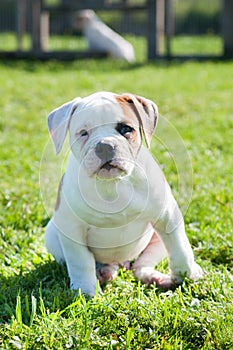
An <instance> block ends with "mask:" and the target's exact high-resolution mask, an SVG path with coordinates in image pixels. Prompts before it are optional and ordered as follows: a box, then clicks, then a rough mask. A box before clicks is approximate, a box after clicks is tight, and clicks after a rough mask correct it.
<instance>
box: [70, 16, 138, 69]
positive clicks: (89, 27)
mask: <svg viewBox="0 0 233 350" xmlns="http://www.w3.org/2000/svg"><path fill="white" fill-rule="evenodd" d="M73 24H74V27H75V28H76V29H79V30H81V31H82V32H83V34H84V36H85V38H86V40H87V42H88V46H89V49H90V50H92V51H98V52H107V53H108V54H110V55H111V56H112V57H114V58H119V59H124V60H126V61H128V62H134V61H135V54H134V49H133V46H132V45H131V44H130V43H129V42H128V41H126V40H125V39H123V38H122V37H121V36H120V35H119V34H118V33H116V32H114V31H113V30H112V29H111V28H109V27H108V26H107V25H106V24H105V23H103V22H102V21H101V20H100V19H99V18H98V17H97V15H96V14H95V12H94V11H92V10H82V11H79V12H78V13H77V15H76V16H75V18H74V22H73Z"/></svg>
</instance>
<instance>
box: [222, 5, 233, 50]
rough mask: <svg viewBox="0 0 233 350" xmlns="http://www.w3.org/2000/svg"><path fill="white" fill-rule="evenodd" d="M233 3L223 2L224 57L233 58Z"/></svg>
mask: <svg viewBox="0 0 233 350" xmlns="http://www.w3.org/2000/svg"><path fill="white" fill-rule="evenodd" d="M232 17H233V1H232V0H223V11H222V35H223V42H224V56H225V57H233V20H232Z"/></svg>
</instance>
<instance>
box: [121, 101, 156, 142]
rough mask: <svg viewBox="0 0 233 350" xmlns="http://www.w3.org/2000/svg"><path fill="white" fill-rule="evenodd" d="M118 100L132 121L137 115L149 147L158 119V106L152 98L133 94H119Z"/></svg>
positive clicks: (141, 131)
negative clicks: (148, 98)
mask: <svg viewBox="0 0 233 350" xmlns="http://www.w3.org/2000/svg"><path fill="white" fill-rule="evenodd" d="M116 100H117V102H118V103H119V104H120V105H121V108H122V110H123V113H124V114H125V115H126V116H129V118H130V120H131V123H132V118H134V119H135V116H136V118H137V121H138V124H139V127H140V133H141V136H142V133H143V134H144V137H145V141H146V144H147V146H148V147H149V146H150V141H151V138H152V135H153V133H154V129H155V126H156V123H157V119H158V110H157V106H156V105H155V104H154V103H153V102H152V101H150V100H147V99H145V98H143V97H141V96H136V95H132V94H123V95H121V96H119V95H118V96H116ZM129 122H130V121H129Z"/></svg>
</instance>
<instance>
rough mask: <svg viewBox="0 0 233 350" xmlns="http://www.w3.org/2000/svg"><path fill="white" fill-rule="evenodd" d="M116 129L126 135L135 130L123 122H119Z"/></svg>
mask: <svg viewBox="0 0 233 350" xmlns="http://www.w3.org/2000/svg"><path fill="white" fill-rule="evenodd" d="M116 130H117V131H118V132H119V133H120V134H121V135H122V136H126V134H129V133H131V132H133V131H134V129H133V128H132V127H131V126H129V125H127V124H123V123H119V124H118V125H117V127H116Z"/></svg>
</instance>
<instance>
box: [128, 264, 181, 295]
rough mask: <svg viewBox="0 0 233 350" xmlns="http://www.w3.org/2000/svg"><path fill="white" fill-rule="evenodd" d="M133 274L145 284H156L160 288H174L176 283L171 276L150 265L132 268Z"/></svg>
mask: <svg viewBox="0 0 233 350" xmlns="http://www.w3.org/2000/svg"><path fill="white" fill-rule="evenodd" d="M134 275H135V277H137V278H138V279H139V280H140V281H142V282H143V283H145V284H156V286H157V287H158V288H161V289H165V290H167V289H174V288H175V287H176V286H177V284H178V283H176V282H175V281H174V280H173V279H172V278H171V276H169V275H166V274H164V273H161V272H159V271H156V270H154V269H153V268H152V267H142V268H138V269H136V270H134Z"/></svg>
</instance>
